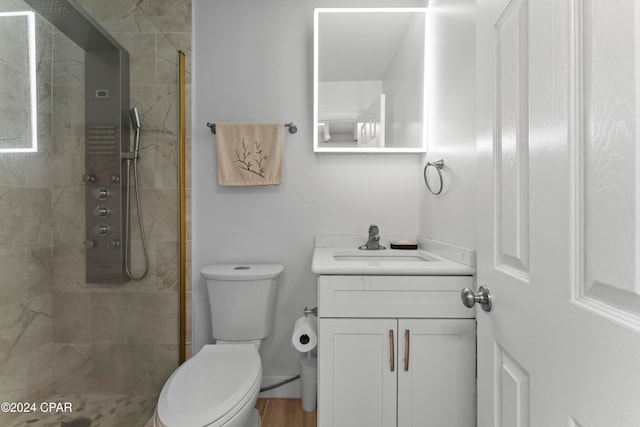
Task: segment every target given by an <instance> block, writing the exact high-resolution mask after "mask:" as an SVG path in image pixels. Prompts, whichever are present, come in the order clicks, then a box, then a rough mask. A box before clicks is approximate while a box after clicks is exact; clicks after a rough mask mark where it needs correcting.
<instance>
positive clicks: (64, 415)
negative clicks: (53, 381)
mask: <svg viewBox="0 0 640 427" xmlns="http://www.w3.org/2000/svg"><path fill="white" fill-rule="evenodd" d="M157 401H158V396H156V395H141V396H127V395H105V394H87V395H73V396H64V395H56V396H50V397H48V398H46V399H41V400H39V401H37V402H35V403H36V408H37V411H36V412H32V413H25V414H19V415H18V416H17V417H15V418H12V419H10V420H6V421H5V420H4V419H1V418H0V424H1V425H2V426H7V427H116V426H127V427H142V426H144V425H145V423H146V422H147V421H148V420H149V418H150V417H151V415H152V414H153V410H154V408H155V405H156V402H157ZM43 402H44V403H48V402H55V403H59V404H60V405H58V408H60V409H61V410H60V411H58V412H56V410H55V405H54V406H53V407H52V408H54V409H52V410H51V411H48V410H47V412H42V411H40V405H41V404H42V403H43ZM65 404H67V408H68V407H69V405H68V404H70V407H71V410H72V411H71V412H69V411H67V412H63V409H64V405H65ZM5 416H6V414H5Z"/></svg>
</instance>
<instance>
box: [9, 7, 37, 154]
mask: <svg viewBox="0 0 640 427" xmlns="http://www.w3.org/2000/svg"><path fill="white" fill-rule="evenodd" d="M35 39H36V37H35V15H34V13H33V12H30V11H25V12H0V66H1V68H2V80H0V94H2V97H0V109H2V114H0V130H1V131H0V153H20V152H36V151H38V120H37V114H38V112H37V102H38V100H37V88H36V43H35Z"/></svg>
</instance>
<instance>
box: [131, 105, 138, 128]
mask: <svg viewBox="0 0 640 427" xmlns="http://www.w3.org/2000/svg"><path fill="white" fill-rule="evenodd" d="M129 115H130V116H131V126H133V128H134V129H135V130H140V116H139V115H138V109H137V108H136V107H133V108H132V109H131V110H129Z"/></svg>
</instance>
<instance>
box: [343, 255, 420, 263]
mask: <svg viewBox="0 0 640 427" xmlns="http://www.w3.org/2000/svg"><path fill="white" fill-rule="evenodd" d="M333 259H334V260H336V261H366V262H429V261H431V260H430V259H427V258H422V257H419V256H406V255H395V254H392V255H387V256H385V255H378V254H376V255H339V254H334V255H333Z"/></svg>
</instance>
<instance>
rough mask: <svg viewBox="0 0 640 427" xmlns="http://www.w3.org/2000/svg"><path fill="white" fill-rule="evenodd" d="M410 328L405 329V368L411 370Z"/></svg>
mask: <svg viewBox="0 0 640 427" xmlns="http://www.w3.org/2000/svg"><path fill="white" fill-rule="evenodd" d="M409 335H410V334H409V330H408V329H405V330H404V370H405V371H408V370H409Z"/></svg>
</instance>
